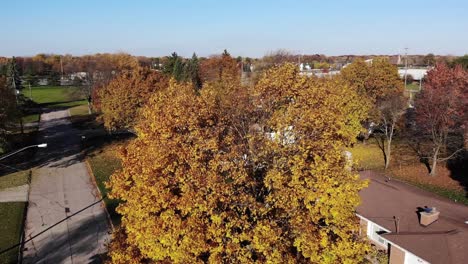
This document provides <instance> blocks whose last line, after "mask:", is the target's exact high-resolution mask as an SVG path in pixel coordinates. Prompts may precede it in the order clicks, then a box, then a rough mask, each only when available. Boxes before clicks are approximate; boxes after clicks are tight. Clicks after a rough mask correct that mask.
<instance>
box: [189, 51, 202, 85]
mask: <svg viewBox="0 0 468 264" xmlns="http://www.w3.org/2000/svg"><path fill="white" fill-rule="evenodd" d="M186 76H187V77H186V78H187V80H190V81H191V82H192V85H193V87H194V88H195V90H199V89H200V88H201V87H202V82H201V78H200V65H199V60H198V56H197V54H195V53H193V55H192V59H190V61H189V62H188V63H187V67H186Z"/></svg>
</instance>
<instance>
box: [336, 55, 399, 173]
mask: <svg viewBox="0 0 468 264" xmlns="http://www.w3.org/2000/svg"><path fill="white" fill-rule="evenodd" d="M341 77H342V78H343V79H344V81H345V82H346V83H348V85H349V86H350V87H352V89H354V90H355V91H356V92H357V93H358V94H359V95H360V97H361V100H362V104H363V105H366V106H367V107H369V109H370V111H369V115H368V122H369V123H370V122H374V123H376V124H377V126H378V128H379V130H380V131H382V133H380V134H375V138H376V142H377V144H378V146H379V148H380V149H381V150H382V154H383V157H384V163H385V169H387V168H388V167H389V166H390V160H391V153H392V141H393V137H394V135H395V131H396V127H397V124H398V122H399V121H400V119H401V117H402V116H403V114H404V113H405V111H406V108H407V98H405V96H404V87H403V82H402V81H401V79H400V77H399V75H398V68H397V67H396V66H395V65H392V64H390V62H389V61H388V59H385V58H376V59H373V60H372V61H371V62H365V61H363V60H357V61H355V62H353V63H352V64H350V65H349V66H347V67H346V68H344V69H343V70H342V71H341Z"/></svg>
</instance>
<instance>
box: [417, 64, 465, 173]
mask: <svg viewBox="0 0 468 264" xmlns="http://www.w3.org/2000/svg"><path fill="white" fill-rule="evenodd" d="M467 93H468V72H467V71H466V70H463V69H462V68H461V67H459V66H458V67H455V68H449V67H448V66H447V65H445V64H438V65H437V66H436V67H435V68H434V69H433V70H431V71H429V72H428V75H427V81H426V83H425V85H424V89H423V91H422V92H421V93H420V94H419V95H418V97H417V98H416V102H415V103H416V123H417V125H418V128H419V130H420V132H422V133H423V134H425V135H428V136H429V139H430V141H431V143H432V144H431V151H430V158H431V161H432V162H431V163H432V165H431V166H430V175H432V176H434V175H436V167H437V163H438V162H439V161H443V160H447V159H449V158H451V157H454V156H455V154H456V153H457V152H458V151H459V150H457V151H455V152H453V151H452V152H451V153H449V152H448V151H447V148H446V146H447V143H448V142H447V140H448V136H449V133H451V132H459V128H460V127H462V126H463V125H465V126H466V125H467V115H466V110H467V109H466V108H467V106H466V105H467ZM460 132H461V131H460ZM464 134H465V136H466V129H465V131H464ZM460 150H461V149H460Z"/></svg>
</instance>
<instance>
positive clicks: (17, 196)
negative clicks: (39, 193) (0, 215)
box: [0, 184, 29, 203]
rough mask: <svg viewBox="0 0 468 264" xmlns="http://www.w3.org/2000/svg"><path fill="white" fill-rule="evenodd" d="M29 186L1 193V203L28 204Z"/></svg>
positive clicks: (9, 189) (5, 190)
mask: <svg viewBox="0 0 468 264" xmlns="http://www.w3.org/2000/svg"><path fill="white" fill-rule="evenodd" d="M28 190H29V185H28V184H25V185H21V186H17V187H12V188H6V189H3V190H1V191H0V203H6V202H26V201H27V200H28Z"/></svg>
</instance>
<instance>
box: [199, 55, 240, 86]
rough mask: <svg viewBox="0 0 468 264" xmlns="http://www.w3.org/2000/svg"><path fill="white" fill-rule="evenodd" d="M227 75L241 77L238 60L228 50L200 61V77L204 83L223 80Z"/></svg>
mask: <svg viewBox="0 0 468 264" xmlns="http://www.w3.org/2000/svg"><path fill="white" fill-rule="evenodd" d="M226 76H230V78H232V77H235V76H237V77H240V67H239V66H238V65H237V61H236V60H235V59H234V58H232V57H231V55H230V54H229V53H228V52H227V51H226V50H224V52H223V54H221V55H215V56H211V57H209V58H207V59H204V60H202V61H201V62H200V78H201V81H202V82H203V83H205V82H209V81H216V80H221V79H223V78H224V77H226Z"/></svg>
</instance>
